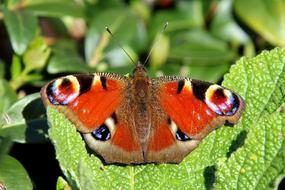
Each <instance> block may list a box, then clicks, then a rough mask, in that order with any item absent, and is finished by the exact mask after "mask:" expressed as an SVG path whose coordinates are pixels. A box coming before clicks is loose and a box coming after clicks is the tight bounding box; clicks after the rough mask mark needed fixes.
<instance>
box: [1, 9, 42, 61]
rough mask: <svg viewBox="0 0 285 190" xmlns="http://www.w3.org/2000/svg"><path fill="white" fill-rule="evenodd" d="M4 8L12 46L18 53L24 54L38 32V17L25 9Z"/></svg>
mask: <svg viewBox="0 0 285 190" xmlns="http://www.w3.org/2000/svg"><path fill="white" fill-rule="evenodd" d="M3 10H4V16H5V17H4V22H5V25H6V27H7V30H8V33H9V36H10V40H11V43H12V47H13V49H14V51H15V52H16V53H17V54H19V55H22V54H23V53H24V51H25V50H26V48H27V46H28V44H29V42H30V41H31V40H32V39H33V38H34V36H35V34H36V29H37V18H36V17H35V16H34V15H32V14H31V13H29V12H28V11H25V10H15V11H10V10H7V9H3Z"/></svg>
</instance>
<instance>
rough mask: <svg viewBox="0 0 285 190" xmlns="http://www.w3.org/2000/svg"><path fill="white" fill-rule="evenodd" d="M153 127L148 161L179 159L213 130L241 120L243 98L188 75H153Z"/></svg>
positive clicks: (148, 149)
mask: <svg viewBox="0 0 285 190" xmlns="http://www.w3.org/2000/svg"><path fill="white" fill-rule="evenodd" d="M151 84H152V91H153V94H152V97H153V100H152V102H153V104H154V105H155V106H154V107H153V108H152V131H151V134H150V138H149V142H148V146H147V151H146V152H147V153H146V155H147V156H146V161H147V162H175V163H177V162H180V161H182V159H183V158H184V157H185V156H186V155H187V154H189V153H190V152H191V151H192V150H193V149H195V148H196V147H197V146H198V144H199V142H200V141H201V140H202V139H203V138H204V137H206V136H207V135H208V134H209V133H210V132H211V131H213V130H214V129H215V128H217V127H218V126H221V125H223V124H224V123H225V122H228V123H232V124H234V123H236V122H238V120H239V118H240V116H241V113H242V111H243V110H244V106H245V104H244V101H243V99H242V98H241V97H240V96H239V95H237V94H236V93H234V92H232V91H230V90H228V89H226V88H224V87H222V86H219V85H216V84H211V83H207V82H203V81H198V80H191V79H189V78H178V77H160V78H155V79H152V83H151Z"/></svg>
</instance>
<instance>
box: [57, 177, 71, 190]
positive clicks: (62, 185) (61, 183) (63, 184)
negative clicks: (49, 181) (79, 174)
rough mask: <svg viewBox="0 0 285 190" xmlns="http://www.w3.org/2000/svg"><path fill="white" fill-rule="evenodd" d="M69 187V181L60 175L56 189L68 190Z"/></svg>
mask: <svg viewBox="0 0 285 190" xmlns="http://www.w3.org/2000/svg"><path fill="white" fill-rule="evenodd" d="M67 189H70V187H69V185H68V183H67V182H66V181H65V180H64V179H63V178H62V177H60V176H59V177H58V179H57V182H56V190H67Z"/></svg>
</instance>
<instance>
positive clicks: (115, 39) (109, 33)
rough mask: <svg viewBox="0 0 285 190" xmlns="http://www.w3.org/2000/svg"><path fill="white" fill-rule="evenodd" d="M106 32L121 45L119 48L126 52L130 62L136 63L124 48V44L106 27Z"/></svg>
mask: <svg viewBox="0 0 285 190" xmlns="http://www.w3.org/2000/svg"><path fill="white" fill-rule="evenodd" d="M105 28H106V31H107V32H108V33H109V34H110V35H111V36H112V37H113V38H114V40H115V42H116V43H117V44H118V45H119V47H120V48H121V49H122V50H123V51H124V52H125V54H126V55H127V56H128V57H129V58H130V60H131V61H132V62H133V63H134V64H136V63H135V61H134V60H133V58H132V57H131V56H130V54H128V52H127V51H126V50H125V49H124V48H123V46H122V44H121V43H120V42H119V41H118V40H117V38H116V36H115V35H114V34H113V33H112V32H111V30H110V29H109V28H108V27H107V26H106V27H105Z"/></svg>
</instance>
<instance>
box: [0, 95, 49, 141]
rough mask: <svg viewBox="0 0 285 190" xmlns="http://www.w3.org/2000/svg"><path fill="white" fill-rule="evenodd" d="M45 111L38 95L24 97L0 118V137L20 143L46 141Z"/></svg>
mask: <svg viewBox="0 0 285 190" xmlns="http://www.w3.org/2000/svg"><path fill="white" fill-rule="evenodd" d="M44 116H45V109H44V106H43V104H42V101H41V99H40V97H39V93H36V94H32V95H28V96H25V97H24V98H23V99H21V100H19V101H17V102H16V103H14V104H13V105H12V106H11V107H10V108H9V109H8V110H7V111H6V112H5V113H4V115H3V117H1V118H0V123H1V128H0V136H4V137H10V138H11V139H12V140H13V141H16V142H20V143H25V142H29V143H38V142H45V141H47V128H48V126H47V123H46V118H45V117H44Z"/></svg>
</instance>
